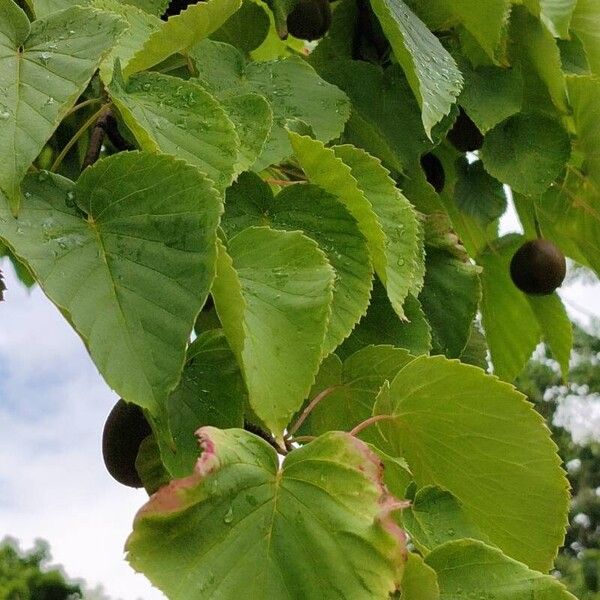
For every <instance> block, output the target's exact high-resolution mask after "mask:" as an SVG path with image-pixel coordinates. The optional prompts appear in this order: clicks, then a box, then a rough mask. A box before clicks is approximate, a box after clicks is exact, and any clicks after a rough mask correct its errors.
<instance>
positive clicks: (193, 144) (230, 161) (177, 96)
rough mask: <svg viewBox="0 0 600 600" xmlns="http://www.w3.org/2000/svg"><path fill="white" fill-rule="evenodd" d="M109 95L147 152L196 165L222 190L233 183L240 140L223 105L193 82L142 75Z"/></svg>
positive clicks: (113, 87)
mask: <svg viewBox="0 0 600 600" xmlns="http://www.w3.org/2000/svg"><path fill="white" fill-rule="evenodd" d="M110 93H111V97H112V99H113V101H114V102H115V104H116V106H117V107H118V109H119V111H120V113H121V116H122V117H123V120H124V121H125V123H126V124H127V126H128V127H129V129H130V130H131V131H132V133H133V134H134V135H135V137H136V139H137V141H138V142H139V144H140V145H141V147H142V148H143V149H144V150H148V151H154V152H156V151H160V152H164V153H165V154H170V155H172V156H175V157H176V158H181V159H184V160H186V161H187V162H189V163H190V164H192V165H195V166H197V167H198V168H199V169H200V170H201V171H202V172H203V173H205V174H206V175H208V176H209V177H210V178H211V179H212V181H214V183H215V185H216V187H217V189H218V190H224V189H225V188H226V187H227V186H228V185H229V184H230V183H231V181H232V179H233V174H234V167H235V164H236V162H237V160H238V150H239V138H238V136H237V134H236V132H235V128H234V125H233V123H232V122H231V120H230V119H229V118H228V116H227V114H226V113H225V111H224V110H223V108H222V107H221V105H220V104H219V103H218V102H217V101H216V100H215V99H214V98H213V97H212V96H211V95H210V94H209V93H208V92H206V91H205V90H204V89H202V88H201V87H200V86H199V85H197V84H195V83H193V82H192V81H183V80H182V79H179V78H178V77H171V76H169V75H163V74H161V73H140V74H138V75H134V76H132V77H131V78H130V79H129V82H128V83H127V87H126V88H123V87H122V84H121V83H119V82H117V80H116V78H115V81H114V82H113V84H112V86H111V88H110Z"/></svg>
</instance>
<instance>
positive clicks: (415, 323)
mask: <svg viewBox="0 0 600 600" xmlns="http://www.w3.org/2000/svg"><path fill="white" fill-rule="evenodd" d="M404 314H405V317H406V320H405V321H402V320H401V319H400V318H399V317H398V315H397V314H396V313H395V312H394V309H393V308H392V305H391V304H390V301H389V298H388V297H387V294H386V291H385V288H384V287H383V286H382V285H381V284H380V283H379V282H378V281H376V282H375V283H374V285H373V291H372V292H371V302H370V303H369V309H368V310H367V314H366V315H365V316H364V317H363V318H362V319H361V320H360V322H359V323H358V325H357V326H356V327H355V328H354V331H353V332H352V335H351V336H350V337H349V338H348V339H347V340H346V341H345V342H344V343H343V344H342V345H341V346H340V348H339V349H338V351H337V352H338V354H339V356H340V357H342V358H345V357H348V356H350V355H352V354H354V353H355V352H358V351H359V350H360V349H361V348H364V347H365V346H369V345H371V344H373V345H381V344H385V345H390V346H395V347H396V348H405V349H406V350H408V351H409V352H410V353H411V354H412V355H414V356H418V355H419V354H429V352H430V350H431V327H430V325H429V322H428V321H427V319H426V318H425V313H424V312H423V308H422V306H421V303H420V302H419V300H417V299H416V298H415V297H414V296H412V295H409V296H408V297H407V298H406V301H405V303H404Z"/></svg>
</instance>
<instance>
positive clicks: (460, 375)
mask: <svg viewBox="0 0 600 600" xmlns="http://www.w3.org/2000/svg"><path fill="white" fill-rule="evenodd" d="M374 413H375V414H388V415H392V416H393V417H394V418H393V419H392V420H388V421H380V422H379V423H378V427H379V429H380V431H381V432H382V434H383V435H384V437H385V439H386V440H387V441H388V443H389V444H390V445H391V446H392V447H393V449H394V454H395V455H401V456H403V457H404V458H405V459H406V461H407V462H408V464H409V467H410V470H411V472H412V473H413V475H414V477H415V481H416V483H417V485H418V486H419V487H423V486H426V485H436V486H439V487H441V488H443V489H446V490H447V491H449V492H450V493H452V494H453V495H454V496H455V497H456V499H457V500H458V501H459V502H460V503H461V504H462V506H463V509H464V511H465V514H466V515H467V517H468V518H469V519H470V520H471V521H472V522H473V523H474V524H475V525H476V526H477V527H478V528H479V529H480V530H481V531H482V532H483V533H484V534H485V535H486V536H488V538H489V539H490V541H491V543H493V544H495V545H497V546H498V547H499V548H500V549H502V550H503V552H505V553H506V554H507V555H508V556H511V557H513V558H515V559H517V560H521V561H523V562H525V563H526V564H528V565H529V566H530V567H531V568H534V569H539V570H541V571H546V570H548V569H549V568H550V567H551V565H552V562H553V559H554V556H555V553H556V550H557V548H558V547H559V546H560V545H561V544H562V541H563V533H564V525H565V523H566V518H567V511H568V485H567V481H566V478H565V476H564V473H563V471H562V469H561V467H560V459H559V457H558V455H557V454H556V447H555V445H554V443H553V442H552V440H551V438H550V434H549V431H548V430H547V428H546V427H545V425H544V422H543V419H542V417H541V416H540V415H539V414H538V413H537V412H535V411H534V410H533V408H532V407H531V405H529V404H528V403H527V402H526V400H525V397H524V396H523V395H522V394H520V393H519V392H517V391H516V390H515V389H514V388H513V387H512V386H510V385H508V384H506V383H503V382H501V381H498V380H497V379H495V378H493V377H491V376H489V375H486V374H485V373H484V372H483V371H481V369H478V368H477V367H472V366H470V365H463V364H461V363H459V362H458V361H452V360H448V359H446V358H444V357H442V356H435V357H418V358H416V359H415V360H414V361H413V362H411V363H409V364H408V365H407V366H406V367H405V368H404V369H402V370H401V371H400V372H399V373H398V375H397V376H396V377H395V379H394V380H393V381H392V383H391V386H390V390H389V394H388V395H387V397H386V396H385V395H384V396H382V397H381V398H379V399H378V401H377V403H376V404H375V407H374ZM475 482H476V483H475ZM524 489H528V490H530V492H531V493H528V494H524V493H523V490H524ZM498 507H502V508H501V510H498Z"/></svg>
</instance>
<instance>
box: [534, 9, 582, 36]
mask: <svg viewBox="0 0 600 600" xmlns="http://www.w3.org/2000/svg"><path fill="white" fill-rule="evenodd" d="M536 4H538V1H536ZM576 5H577V0H539V7H538V8H539V12H537V11H536V16H539V17H540V18H541V20H542V22H543V23H544V25H545V26H546V27H547V28H548V30H549V31H550V33H551V34H552V35H553V36H554V37H556V38H562V39H565V40H566V39H569V38H570V33H569V27H570V25H571V19H572V17H573V11H574V10H575V6H576Z"/></svg>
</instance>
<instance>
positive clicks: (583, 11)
mask: <svg viewBox="0 0 600 600" xmlns="http://www.w3.org/2000/svg"><path fill="white" fill-rule="evenodd" d="M571 29H572V30H573V31H574V32H575V33H576V34H577V37H578V38H579V39H580V40H581V41H582V43H583V47H584V48H585V53H586V55H587V59H588V61H589V63H590V67H591V69H592V72H593V73H594V74H595V75H598V76H600V6H598V3H597V2H596V0H577V6H576V7H575V12H574V13H573V20H572V23H571Z"/></svg>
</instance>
